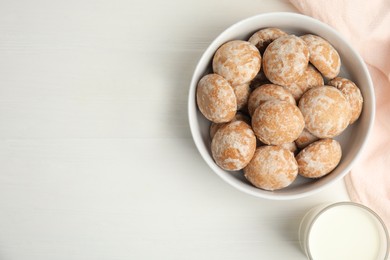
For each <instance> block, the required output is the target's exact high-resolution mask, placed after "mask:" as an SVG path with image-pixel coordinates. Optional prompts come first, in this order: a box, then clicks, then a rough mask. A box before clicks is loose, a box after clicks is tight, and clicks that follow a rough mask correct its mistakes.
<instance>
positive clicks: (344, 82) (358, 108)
mask: <svg viewBox="0 0 390 260" xmlns="http://www.w3.org/2000/svg"><path fill="white" fill-rule="evenodd" d="M329 85H331V86H334V87H336V88H337V89H339V90H340V91H341V93H343V95H344V96H345V97H346V98H347V100H348V102H349V105H350V106H351V120H350V121H349V123H350V124H353V123H354V122H355V121H356V120H357V119H358V118H359V116H360V114H361V113H362V108H363V96H362V93H361V92H360V89H359V88H358V87H357V86H356V84H355V83H353V82H352V81H350V80H349V79H345V78H341V77H337V78H334V79H332V80H331V81H329Z"/></svg>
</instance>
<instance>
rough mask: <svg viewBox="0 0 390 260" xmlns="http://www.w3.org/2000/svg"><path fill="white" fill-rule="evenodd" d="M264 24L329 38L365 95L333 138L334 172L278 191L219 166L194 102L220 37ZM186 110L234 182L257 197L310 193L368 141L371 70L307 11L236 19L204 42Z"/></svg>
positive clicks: (344, 71)
mask: <svg viewBox="0 0 390 260" xmlns="http://www.w3.org/2000/svg"><path fill="white" fill-rule="evenodd" d="M266 27H278V28H281V29H282V30H284V31H286V32H287V33H290V34H295V35H303V34H306V33H312V34H316V35H319V36H321V37H323V38H325V39H326V40H328V41H329V42H330V43H331V44H332V45H333V46H334V47H335V48H336V50H337V51H338V52H339V54H340V57H341V62H342V67H341V72H340V76H342V77H346V78H348V79H351V80H352V81H354V82H355V83H356V84H357V85H358V87H359V88H360V90H361V92H362V95H363V98H364V104H363V111H362V114H361V116H360V118H359V120H358V121H356V122H355V123H354V124H353V125H350V126H349V127H348V128H347V130H345V131H344V132H343V133H342V135H340V136H338V137H337V138H336V139H337V140H338V141H339V142H340V143H341V146H342V151H343V156H342V158H341V161H340V164H339V165H338V166H337V168H336V169H334V170H333V172H332V173H331V174H329V175H327V176H325V177H323V178H320V179H318V180H309V179H305V178H303V177H300V176H298V178H297V179H296V180H295V181H294V183H293V184H291V185H290V186H288V187H287V188H284V189H281V190H277V191H272V192H271V191H266V190H262V189H258V188H256V187H254V186H252V185H251V184H250V183H249V182H248V181H247V180H246V179H245V178H244V176H243V174H242V172H229V171H225V170H222V169H221V168H219V167H218V166H217V165H216V164H215V162H214V160H213V158H212V156H211V151H210V142H211V140H210V137H209V126H210V122H209V121H207V119H206V118H205V117H204V116H203V115H202V114H201V113H200V112H199V110H198V108H197V105H196V98H195V97H196V86H197V83H198V81H199V79H200V78H201V77H202V76H204V75H205V74H207V73H211V60H212V57H213V55H214V53H215V51H216V50H217V49H218V47H219V46H221V45H222V44H223V43H225V42H227V41H230V40H234V39H242V40H247V39H248V38H249V37H250V36H251V35H252V34H253V33H254V32H255V31H257V30H259V29H261V28H266ZM188 115H189V123H190V128H191V133H192V136H193V139H194V142H195V145H196V147H197V148H198V150H199V152H200V154H201V155H202V157H203V159H204V160H205V161H206V163H207V164H208V165H209V166H210V168H211V169H212V170H213V171H214V172H215V173H216V174H217V175H218V176H220V177H221V178H222V179H223V180H225V181H226V182H227V183H229V184H230V185H232V186H233V187H235V188H237V189H239V190H241V191H243V192H246V193H248V194H251V195H254V196H256V197H261V198H267V199H276V200H287V199H296V198H301V197H305V196H309V195H311V194H314V193H316V192H318V191H320V190H322V189H323V188H325V187H327V186H329V185H331V184H332V183H334V182H336V181H338V180H340V179H341V178H343V177H344V176H345V175H346V174H347V173H348V172H349V171H350V170H351V168H352V166H353V164H354V162H356V161H357V160H359V158H360V155H361V153H362V150H363V148H364V147H365V145H366V144H367V142H368V136H369V133H370V131H371V129H372V126H373V123H374V116H375V95H374V89H373V85H372V81H371V77H370V74H369V72H368V70H367V67H366V65H365V63H364V62H363V60H362V58H361V57H360V56H359V54H358V53H357V52H356V51H355V50H354V49H353V48H352V47H351V45H350V44H349V43H348V42H347V41H346V40H345V39H344V38H343V36H341V35H340V34H339V33H338V32H337V31H335V30H334V29H332V28H331V27H330V26H328V25H326V24H324V23H322V22H320V21H318V20H316V19H313V18H311V17H308V16H304V15H300V14H295V13H266V14H261V15H256V16H253V17H250V18H247V19H245V20H242V21H239V22H237V23H235V24H233V25H232V26H230V27H229V28H227V29H226V30H225V31H224V32H222V33H221V34H220V35H219V36H218V37H217V38H216V39H215V40H214V41H213V42H212V43H211V44H210V46H209V47H208V48H207V50H206V51H205V52H204V53H203V55H202V57H201V58H200V60H199V62H198V65H197V66H196V68H195V71H194V74H193V77H192V80H191V85H190V90H189V100H188Z"/></svg>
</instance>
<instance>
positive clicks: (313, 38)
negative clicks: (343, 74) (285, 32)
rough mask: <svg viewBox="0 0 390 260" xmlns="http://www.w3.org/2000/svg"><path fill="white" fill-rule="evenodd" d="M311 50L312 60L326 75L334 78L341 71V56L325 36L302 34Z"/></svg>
mask: <svg viewBox="0 0 390 260" xmlns="http://www.w3.org/2000/svg"><path fill="white" fill-rule="evenodd" d="M301 39H302V40H304V41H305V43H306V45H307V46H308V48H309V52H310V62H311V63H312V64H313V65H314V67H316V68H317V69H318V70H319V71H320V72H321V74H322V75H324V77H326V78H328V79H333V78H334V77H336V76H337V75H338V74H339V72H340V66H341V61H340V56H339V54H338V52H337V51H336V50H335V48H333V46H332V45H331V44H330V43H329V42H328V41H326V40H324V39H323V38H321V37H319V36H317V35H312V34H306V35H303V36H301Z"/></svg>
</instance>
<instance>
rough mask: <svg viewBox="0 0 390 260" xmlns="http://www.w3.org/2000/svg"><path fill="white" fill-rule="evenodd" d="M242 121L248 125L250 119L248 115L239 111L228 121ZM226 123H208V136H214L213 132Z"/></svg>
mask: <svg viewBox="0 0 390 260" xmlns="http://www.w3.org/2000/svg"><path fill="white" fill-rule="evenodd" d="M238 120H240V121H244V122H245V123H247V124H248V125H250V124H251V120H250V118H249V116H247V115H246V114H244V113H241V112H237V113H236V115H235V116H234V117H233V119H232V121H230V122H234V121H238ZM226 124H228V123H219V124H216V123H213V122H212V123H211V125H210V130H209V132H210V138H211V139H213V138H214V136H215V133H216V132H217V131H218V129H220V128H221V127H222V126H224V125H226Z"/></svg>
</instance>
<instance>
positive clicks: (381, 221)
mask: <svg viewBox="0 0 390 260" xmlns="http://www.w3.org/2000/svg"><path fill="white" fill-rule="evenodd" d="M343 205H348V206H356V207H359V208H361V209H363V210H366V211H367V212H368V213H370V214H371V215H372V216H373V217H374V218H376V219H377V220H378V221H379V223H380V224H381V226H382V230H383V232H384V235H385V237H386V253H385V255H384V258H383V260H386V259H387V258H388V256H389V242H390V238H389V232H388V230H387V227H386V224H385V222H384V221H383V220H382V218H381V217H380V216H379V215H378V214H377V213H376V212H375V211H373V210H372V209H370V208H369V207H367V206H364V205H362V204H359V203H356V202H352V201H343V202H336V203H332V204H329V205H327V206H325V207H324V208H323V209H321V210H320V211H319V212H317V214H316V215H315V217H314V218H313V220H312V221H311V222H310V224H309V226H308V229H307V236H306V238H305V241H304V243H305V245H306V246H305V247H306V250H307V256H308V258H309V259H310V260H313V256H312V254H311V251H310V247H309V238H310V233H311V230H312V227H313V225H314V224H315V222H316V220H317V219H318V218H319V217H320V216H321V215H322V214H323V213H324V212H326V211H327V210H329V209H331V208H335V207H338V206H343Z"/></svg>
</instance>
